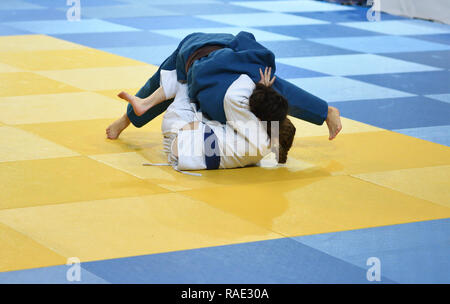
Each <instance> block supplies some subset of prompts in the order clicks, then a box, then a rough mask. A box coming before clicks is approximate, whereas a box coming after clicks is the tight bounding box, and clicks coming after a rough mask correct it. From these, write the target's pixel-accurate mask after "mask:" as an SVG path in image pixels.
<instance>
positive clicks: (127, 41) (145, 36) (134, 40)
mask: <svg viewBox="0 0 450 304" xmlns="http://www.w3.org/2000/svg"><path fill="white" fill-rule="evenodd" d="M52 36H54V37H56V38H60V39H63V40H67V41H71V42H75V43H78V44H82V45H86V46H89V47H93V48H112V47H134V46H155V45H167V44H170V45H172V44H177V43H178V42H179V41H178V40H177V39H174V38H171V37H167V36H162V35H158V34H155V33H151V32H148V31H139V32H116V33H85V34H61V35H52ZM174 50H175V48H174ZM168 55H169V54H167V56H168Z"/></svg>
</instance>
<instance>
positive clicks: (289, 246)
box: [83, 238, 393, 284]
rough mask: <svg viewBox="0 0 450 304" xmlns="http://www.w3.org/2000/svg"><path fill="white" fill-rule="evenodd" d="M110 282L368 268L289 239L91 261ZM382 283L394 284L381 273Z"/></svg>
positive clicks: (316, 275) (283, 279) (349, 279)
mask: <svg viewBox="0 0 450 304" xmlns="http://www.w3.org/2000/svg"><path fill="white" fill-rule="evenodd" d="M83 267H85V268H86V269H88V270H89V271H90V272H92V273H94V274H96V275H97V276H99V277H102V278H103V279H105V280H107V281H109V282H111V283H126V282H135V283H194V284H195V283H212V284H215V283H244V284H245V283H369V282H368V281H367V280H366V271H367V270H366V269H365V268H360V267H356V266H353V265H350V264H348V263H346V262H343V261H341V260H339V259H336V258H334V257H331V256H329V255H327V254H324V253H323V252H320V251H318V250H315V249H312V248H310V247H308V246H305V245H303V244H300V243H299V242H296V241H294V240H291V239H286V238H283V239H277V240H268V241H261V242H251V243H245V244H237V245H228V246H218V247H209V248H201V249H195V250H186V251H177V252H169V253H162V254H153V255H146V256H138V257H131V258H123V259H114V260H105V261H98V262H89V263H85V264H83ZM384 282H385V283H393V282H392V281H390V280H388V279H386V278H385V280H384Z"/></svg>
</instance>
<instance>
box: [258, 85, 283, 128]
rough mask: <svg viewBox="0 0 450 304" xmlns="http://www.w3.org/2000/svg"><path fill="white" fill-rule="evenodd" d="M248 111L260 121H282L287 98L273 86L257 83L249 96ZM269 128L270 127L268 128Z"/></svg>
mask: <svg viewBox="0 0 450 304" xmlns="http://www.w3.org/2000/svg"><path fill="white" fill-rule="evenodd" d="M249 105H250V111H252V112H253V114H255V116H256V117H258V118H259V119H260V120H261V121H267V122H270V121H279V122H281V121H283V120H284V119H285V118H286V116H287V113H288V102H287V100H286V99H285V98H284V97H283V96H281V95H280V94H278V93H277V92H276V91H275V90H274V89H273V88H271V87H266V86H265V85H263V84H261V83H257V84H256V87H255V89H254V90H253V93H252V95H250V98H249ZM269 129H270V128H269Z"/></svg>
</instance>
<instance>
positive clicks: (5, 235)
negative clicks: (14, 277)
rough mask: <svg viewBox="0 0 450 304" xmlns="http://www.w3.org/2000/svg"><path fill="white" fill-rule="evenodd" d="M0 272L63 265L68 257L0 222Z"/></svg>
mask: <svg viewBox="0 0 450 304" xmlns="http://www.w3.org/2000/svg"><path fill="white" fill-rule="evenodd" d="M0 244H1V250H0V272H3V271H13V270H19V269H28V268H37V267H46V266H54V265H61V264H65V263H66V262H67V259H66V258H65V257H63V256H61V255H59V254H57V253H55V252H54V251H52V250H50V249H49V248H47V247H44V246H42V245H41V244H39V243H37V242H36V241H34V240H32V239H31V238H29V237H27V236H25V235H23V234H21V233H19V232H17V231H15V230H14V229H11V228H10V227H8V226H6V225H4V224H1V223H0Z"/></svg>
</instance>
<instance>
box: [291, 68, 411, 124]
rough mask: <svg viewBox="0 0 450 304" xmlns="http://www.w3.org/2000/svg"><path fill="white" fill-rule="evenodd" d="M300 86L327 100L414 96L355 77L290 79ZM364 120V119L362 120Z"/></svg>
mask: <svg viewBox="0 0 450 304" xmlns="http://www.w3.org/2000/svg"><path fill="white" fill-rule="evenodd" d="M288 80H289V81H290V82H292V83H293V84H295V85H297V86H299V87H300V88H302V89H304V90H306V91H308V92H310V93H311V94H313V95H316V96H318V97H320V98H322V99H323V100H326V101H327V102H338V101H345V102H349V101H352V100H370V99H384V98H401V97H410V96H414V95H413V94H410V93H406V92H402V91H399V90H392V89H389V88H384V87H381V86H377V85H373V84H369V83H365V82H362V81H356V80H353V79H349V78H345V77H338V76H334V77H333V76H329V77H314V78H294V79H288ZM360 121H363V120H360Z"/></svg>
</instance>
